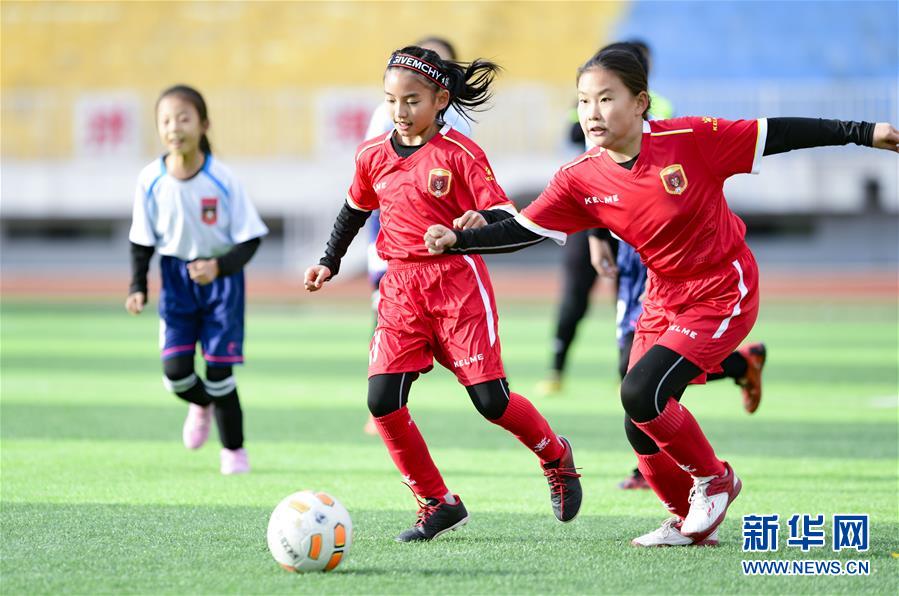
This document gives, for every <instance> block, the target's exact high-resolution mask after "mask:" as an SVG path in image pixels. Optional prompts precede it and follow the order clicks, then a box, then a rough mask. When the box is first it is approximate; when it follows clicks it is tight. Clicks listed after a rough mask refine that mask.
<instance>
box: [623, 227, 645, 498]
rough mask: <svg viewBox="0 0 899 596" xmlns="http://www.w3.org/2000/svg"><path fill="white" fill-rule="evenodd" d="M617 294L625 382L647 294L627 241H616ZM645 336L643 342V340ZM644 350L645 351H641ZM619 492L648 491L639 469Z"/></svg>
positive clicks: (642, 270)
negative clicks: (638, 322)
mask: <svg viewBox="0 0 899 596" xmlns="http://www.w3.org/2000/svg"><path fill="white" fill-rule="evenodd" d="M616 263H617V265H618V293H617V302H616V315H615V339H616V340H617V342H618V375H619V377H620V378H621V379H624V375H626V374H627V368H628V365H629V363H630V357H631V348H632V347H633V343H634V334H635V333H636V329H637V321H638V320H639V319H640V317H641V316H642V314H643V294H644V292H645V291H646V266H645V265H643V262H642V261H641V260H640V255H639V254H637V251H636V250H634V248H633V247H632V246H631V245H629V244H627V243H626V242H618V255H617V259H616ZM645 337H646V336H645V333H644V339H645ZM644 351H645V350H644ZM618 488H620V489H622V490H641V489H648V488H650V486H649V483H648V482H647V481H646V478H644V477H643V473H642V472H641V471H640V467H639V466H637V467H636V468H634V469H633V471H631V473H630V475H628V476H627V478H625V479H624V480H622V481H621V482H619V483H618Z"/></svg>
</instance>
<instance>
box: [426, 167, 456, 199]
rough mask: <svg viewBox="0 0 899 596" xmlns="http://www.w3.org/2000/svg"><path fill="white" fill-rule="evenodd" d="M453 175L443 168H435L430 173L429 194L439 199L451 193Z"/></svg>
mask: <svg viewBox="0 0 899 596" xmlns="http://www.w3.org/2000/svg"><path fill="white" fill-rule="evenodd" d="M452 181H453V174H452V172H450V171H449V170H444V169H443V168H434V169H433V170H431V171H430V172H428V192H429V193H431V194H432V195H434V196H435V197H437V198H438V199H439V198H440V197H442V196H444V195H446V194H448V193H449V190H450V184H451V183H452Z"/></svg>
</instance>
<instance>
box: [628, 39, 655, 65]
mask: <svg viewBox="0 0 899 596" xmlns="http://www.w3.org/2000/svg"><path fill="white" fill-rule="evenodd" d="M627 43H629V44H631V45H632V46H636V47H637V49H638V50H640V53H641V54H643V56H644V57H645V58H646V59H647V60H649V59H650V58H651V57H652V48H650V47H649V44H648V43H646V42H645V41H643V40H642V39H640V38H639V37H634V38H633V39H629V40H627ZM647 72H649V71H647Z"/></svg>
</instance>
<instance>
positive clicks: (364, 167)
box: [305, 46, 581, 542]
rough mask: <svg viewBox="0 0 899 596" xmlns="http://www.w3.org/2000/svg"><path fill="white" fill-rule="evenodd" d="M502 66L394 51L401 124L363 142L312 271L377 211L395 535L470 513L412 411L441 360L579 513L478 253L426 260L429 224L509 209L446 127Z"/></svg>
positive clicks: (568, 468)
mask: <svg viewBox="0 0 899 596" xmlns="http://www.w3.org/2000/svg"><path fill="white" fill-rule="evenodd" d="M498 70H499V67H498V66H497V65H495V64H493V63H491V62H487V61H483V60H475V61H474V62H472V63H470V64H467V65H463V64H460V63H457V62H453V61H449V60H442V59H441V58H440V57H439V56H438V55H437V54H436V53H435V52H433V51H431V50H425V49H423V48H420V47H418V46H409V47H406V48H403V49H402V50H399V51H397V52H394V53H393V54H392V55H391V56H390V60H389V61H388V63H387V71H386V73H385V75H384V92H385V101H386V103H387V107H388V109H389V111H390V113H391V115H392V117H393V122H394V130H392V131H390V132H389V133H386V134H382V135H380V136H378V137H375V138H373V139H370V140H368V141H366V142H364V143H362V145H360V146H359V150H358V152H357V154H356V173H355V176H354V179H353V183H352V186H351V187H350V190H349V193H348V195H347V199H346V204H345V205H344V206H343V208H342V209H341V211H340V214H339V215H338V216H337V221H336V223H335V224H334V229H333V231H332V233H331V239H330V240H329V241H328V247H327V249H326V251H325V256H324V257H323V258H322V259H321V260H320V262H319V264H318V265H313V266H312V267H309V268H308V269H307V270H306V274H305V285H306V289H307V290H309V291H312V292H314V291H317V290H319V289H321V288H322V285H323V283H324V282H326V281H327V280H329V279H331V278H333V276H334V275H336V274H337V272H338V270H339V268H340V260H341V258H342V257H343V256H344V255H345V254H346V250H347V247H348V246H349V244H350V242H351V241H352V239H353V238H354V237H355V236H356V234H357V232H358V231H359V229H360V228H361V227H362V225H363V224H364V223H365V220H366V218H367V217H368V215H369V213H371V211H373V210H375V209H380V210H381V231H380V233H379V234H378V239H377V249H378V254H379V256H380V257H381V258H383V259H384V260H386V261H387V273H386V274H385V275H384V277H383V279H382V280H381V284H380V292H381V300H380V303H379V304H378V324H377V327H376V328H375V332H374V335H373V337H372V340H371V348H370V353H369V368H368V374H369V383H368V408H369V410H370V412H371V414H372V415H373V416H374V418H375V423H376V425H377V428H378V433H379V434H380V435H381V438H382V439H383V441H384V443H385V444H386V446H387V450H388V451H389V452H390V455H391V457H392V458H393V461H394V463H395V464H396V466H397V468H398V469H399V471H400V473H401V474H402V475H403V476H404V478H405V479H406V480H407V482H408V484H409V486H410V488H412V490H413V491H414V493H415V494H416V495H417V497H418V499H419V506H420V507H419V512H418V521H417V522H416V523H415V525H413V526H412V527H411V528H409V529H408V530H405V531H404V532H402V533H401V534H400V535H399V536H397V538H396V539H397V540H398V541H400V542H410V541H420V540H431V539H433V538H436V537H437V536H439V535H440V534H442V533H444V532H447V531H449V530H454V529H456V528H458V527H460V526H462V525H464V524H465V523H466V522H467V521H468V512H467V511H466V509H465V506H464V505H463V504H462V501H461V500H460V499H459V497H458V495H455V494H453V493H452V492H451V491H450V490H449V489H448V488H447V486H446V484H445V483H444V481H443V478H442V477H441V475H440V472H439V471H438V470H437V467H436V466H435V465H434V462H433V461H432V459H431V456H430V455H429V453H428V448H427V445H426V444H425V442H424V439H423V438H422V436H421V433H419V431H418V428H417V427H416V426H415V423H414V422H413V421H412V418H411V417H410V416H409V411H408V409H407V407H406V403H407V401H408V398H409V388H410V385H411V384H412V383H413V382H414V381H415V380H416V379H417V378H418V376H419V375H420V374H421V373H424V372H427V371H429V370H430V369H431V368H433V359H434V358H436V359H437V361H438V362H439V363H440V364H442V365H443V366H444V367H446V368H447V369H449V370H451V371H452V372H453V373H454V374H455V375H456V378H457V379H458V380H459V382H460V383H462V384H463V385H464V386H465V388H466V389H467V391H468V394H469V396H470V397H471V400H472V402H473V403H474V405H475V407H476V408H477V409H478V411H479V412H480V413H481V414H482V415H483V416H484V417H485V418H487V419H488V420H490V421H491V422H493V423H494V424H497V425H498V426H501V427H503V428H505V429H506V430H508V431H509V432H511V433H512V434H514V435H515V436H516V437H517V438H518V439H519V440H520V441H521V442H522V443H524V444H525V445H526V446H527V447H528V448H529V449H531V450H532V451H533V452H534V453H535V454H537V456H538V457H539V458H540V462H541V464H542V466H543V470H544V475H545V476H546V477H547V480H548V482H549V485H550V499H551V502H552V506H553V511H554V513H555V515H556V517H557V518H558V519H559V520H560V521H563V522H568V521H571V520H572V519H574V517H575V516H576V515H577V512H578V509H579V508H580V502H581V488H580V481H579V480H578V478H579V474H578V473H577V472H576V471H575V468H574V459H573V457H572V453H571V445H570V444H569V443H568V441H567V440H566V439H564V438H563V437H559V436H557V435H556V434H555V433H554V432H553V430H552V429H551V428H550V426H549V424H548V423H547V422H546V420H545V419H544V418H543V416H541V415H540V413H539V412H538V411H537V410H536V409H535V408H534V406H533V405H532V404H531V403H530V402H529V401H528V400H527V399H525V398H524V397H522V396H521V395H518V394H517V393H513V392H511V391H510V390H509V384H508V383H507V381H506V378H505V376H506V375H505V372H504V371H503V364H502V359H501V357H500V343H499V338H498V337H497V329H498V326H497V316H496V302H495V300H494V297H493V289H492V287H491V285H490V277H489V275H488V273H487V268H486V266H485V265H484V262H483V261H482V260H481V258H480V257H479V256H467V255H447V256H444V257H440V258H436V259H435V258H434V257H431V256H430V255H429V254H428V251H427V249H426V248H425V247H424V246H423V245H422V243H421V238H422V235H423V234H424V233H425V231H426V230H427V228H428V226H429V225H430V224H431V223H433V222H434V221H438V222H441V223H443V224H445V225H447V226H450V227H455V228H459V229H465V228H472V227H477V226H483V225H486V224H487V223H488V222H494V221H500V220H503V219H508V218H511V217H513V216H514V214H515V213H516V212H515V209H514V207H513V206H512V203H511V202H510V201H509V199H508V198H507V197H506V195H505V193H504V192H503V190H502V188H500V187H499V185H498V184H497V183H496V180H495V179H494V177H493V172H492V170H491V169H490V164H489V163H488V162H487V158H486V156H485V155H484V152H483V151H481V149H480V147H478V146H477V145H476V144H475V143H474V142H472V141H471V139H469V138H468V137H465V136H464V135H462V134H459V133H458V132H456V131H455V130H453V129H452V127H450V126H448V125H446V124H445V123H444V122H443V115H444V113H445V112H446V110H447V109H448V107H449V106H452V107H453V108H455V109H456V110H457V111H458V112H460V113H461V114H463V115H467V114H468V113H469V112H471V111H473V110H477V108H478V107H479V106H481V105H482V104H484V102H486V101H487V100H488V99H489V98H490V86H491V83H492V82H493V79H494V77H495V75H496V72H497V71H498Z"/></svg>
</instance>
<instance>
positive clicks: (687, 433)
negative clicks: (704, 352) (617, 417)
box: [621, 344, 741, 542]
mask: <svg viewBox="0 0 899 596" xmlns="http://www.w3.org/2000/svg"><path fill="white" fill-rule="evenodd" d="M701 373H702V370H701V369H700V368H699V367H698V366H697V365H696V364H694V363H692V362H690V361H689V360H687V359H686V358H685V357H684V356H682V355H681V354H679V353H677V352H675V351H673V350H671V349H670V348H667V347H665V346H662V345H658V344H657V345H655V346H653V347H652V348H650V349H649V350H648V351H647V352H646V354H645V355H644V356H643V357H642V358H640V359H639V360H638V361H637V362H636V363H635V364H634V365H633V366H632V367H631V369H630V371H629V372H628V374H627V376H625V378H624V381H623V382H622V384H621V401H622V405H623V406H624V408H625V411H626V412H627V414H628V416H629V417H630V419H631V420H632V421H633V424H634V426H636V427H637V429H639V430H640V431H642V432H643V433H645V434H646V435H647V436H649V437H650V438H651V439H652V440H653V441H654V442H655V444H656V445H657V446H658V447H659V448H660V450H661V451H662V452H663V453H664V454H665V455H667V456H668V457H669V458H670V459H671V460H672V462H673V463H675V464H676V465H678V466H679V467H680V468H681V469H683V470H685V471H687V472H688V473H689V474H690V475H691V476H692V481H693V488H692V489H691V491H690V497H689V501H690V508H689V511H687V514H686V516H684V525H683V526H682V528H681V530H680V531H681V532H682V533H683V534H684V535H685V536H687V537H689V538H691V539H692V540H693V541H694V542H700V541H702V540H704V539H705V538H707V537H708V536H709V535H710V534H712V532H714V530H715V528H717V527H718V525H719V524H720V523H721V521H722V520H723V519H724V515H725V513H726V511H727V507H728V506H729V505H730V503H731V501H733V499H734V498H735V497H736V496H737V494H739V492H740V488H741V484H740V481H739V480H738V479H737V477H736V476H735V475H734V474H733V471H732V470H731V469H730V466H729V465H728V464H727V463H726V462H722V461H720V460H719V459H718V458H717V457H716V455H715V452H714V450H713V449H712V446H711V445H710V444H709V442H708V440H707V439H706V437H705V434H704V433H703V432H702V429H701V428H700V427H699V424H698V423H697V422H696V420H695V419H694V418H693V416H692V414H690V412H689V410H687V409H686V408H685V407H684V406H683V405H682V404H680V403H678V401H677V400H676V399H675V397H673V396H677V395H680V393H681V392H682V391H683V390H684V388H685V387H686V386H687V384H688V383H689V382H690V381H691V380H693V379H694V378H696V377H697V376H699V375H701ZM640 463H641V470H642V471H643V472H644V475H646V476H647V480H648V481H649V483H650V485H651V486H653V488H654V489H657V487H656V486H655V485H654V480H655V476H656V475H660V474H661V475H664V474H666V473H667V472H668V471H670V472H672V473H673V469H671V466H670V464H669V465H668V469H667V470H663V471H660V470H659V469H656V467H655V466H654V465H653V464H656V463H659V462H657V461H650V460H647V459H646V458H642V459H641V461H640ZM661 463H662V464H664V463H666V462H661ZM673 482H674V481H673V480H671V479H668V480H667V481H666V485H670V484H672V483H673ZM666 488H669V487H668V486H666ZM685 488H686V487H678V489H677V490H678V491H679V493H678V495H676V496H677V497H678V501H676V502H674V503H673V504H672V505H673V506H675V507H682V502H681V501H680V500H679V498H680V497H679V495H680V493H682V492H683V491H684V489H685ZM659 492H661V494H659ZM657 494H659V497H660V498H661V499H662V501H663V502H668V499H666V496H667V495H666V493H665V492H664V490H662V491H657ZM676 514H677V515H682V514H683V511H682V510H680V511H679V512H676Z"/></svg>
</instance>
